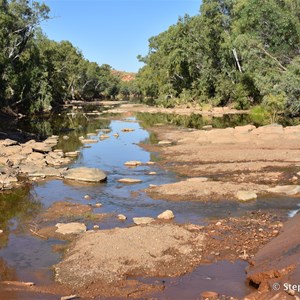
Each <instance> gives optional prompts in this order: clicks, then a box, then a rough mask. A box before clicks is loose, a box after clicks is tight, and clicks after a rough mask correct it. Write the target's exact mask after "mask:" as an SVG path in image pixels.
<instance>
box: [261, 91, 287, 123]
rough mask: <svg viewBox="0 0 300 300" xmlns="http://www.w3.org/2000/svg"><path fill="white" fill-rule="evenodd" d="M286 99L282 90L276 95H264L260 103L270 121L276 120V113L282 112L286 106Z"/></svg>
mask: <svg viewBox="0 0 300 300" xmlns="http://www.w3.org/2000/svg"><path fill="white" fill-rule="evenodd" d="M286 101H287V100H286V95H285V94H284V93H283V92H281V93H280V94H277V95H274V94H269V95H266V96H264V98H263V102H262V105H263V106H264V107H265V109H266V111H267V112H269V114H270V118H271V123H275V122H276V121H277V117H278V114H279V113H280V112H282V111H283V110H284V108H285V106H286Z"/></svg>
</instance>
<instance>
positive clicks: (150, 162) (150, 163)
mask: <svg viewBox="0 0 300 300" xmlns="http://www.w3.org/2000/svg"><path fill="white" fill-rule="evenodd" d="M146 165H149V166H151V165H155V162H154V161H147V162H146Z"/></svg>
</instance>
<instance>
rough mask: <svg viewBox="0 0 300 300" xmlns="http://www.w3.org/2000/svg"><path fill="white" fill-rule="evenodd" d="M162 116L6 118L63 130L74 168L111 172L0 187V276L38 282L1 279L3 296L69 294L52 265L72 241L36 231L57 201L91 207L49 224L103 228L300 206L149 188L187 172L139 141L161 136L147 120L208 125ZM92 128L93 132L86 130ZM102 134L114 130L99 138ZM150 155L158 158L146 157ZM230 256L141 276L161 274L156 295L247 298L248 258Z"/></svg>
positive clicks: (210, 219)
mask: <svg viewBox="0 0 300 300" xmlns="http://www.w3.org/2000/svg"><path fill="white" fill-rule="evenodd" d="M156 118H157V119H156V120H155V121H153V120H152V121H151V116H149V115H138V116H137V117H136V116H135V115H127V116H124V115H106V114H102V109H99V108H98V107H93V108H86V109H85V111H83V112H78V111H77V110H76V111H64V112H61V113H57V115H55V116H52V117H50V118H47V119H36V120H31V121H30V122H26V121H22V122H21V123H19V124H12V125H11V126H9V127H8V126H7V124H5V125H3V124H2V125H0V127H1V131H2V132H5V131H8V133H9V134H10V135H11V136H14V132H15V130H16V128H18V129H19V132H20V130H22V132H23V133H30V134H31V133H33V134H35V135H36V137H38V138H43V137H46V136H50V135H52V134H57V135H59V137H60V138H59V143H58V145H57V148H59V149H62V150H63V151H64V152H69V151H76V150H79V151H80V154H79V156H78V157H77V158H75V159H74V160H73V162H72V164H71V165H70V167H71V168H73V167H79V166H85V167H94V168H100V169H102V170H104V171H105V172H106V173H107V174H108V180H107V182H106V183H102V184H98V185H78V184H73V183H70V182H66V181H62V180H57V179H54V180H39V181H36V182H32V183H30V184H27V185H26V187H23V188H21V189H16V190H12V191H6V192H3V193H1V194H0V229H1V230H3V233H2V234H1V235H0V280H1V281H2V282H3V281H20V282H34V283H35V284H36V285H35V287H33V288H24V287H20V286H11V285H6V284H1V285H0V299H58V298H59V296H63V295H65V294H68V290H66V289H64V288H62V287H60V286H58V285H56V284H54V275H53V269H52V266H53V265H55V264H57V263H58V262H59V261H60V260H61V258H62V255H63V249H64V246H65V245H67V243H68V241H65V240H61V239H57V238H56V237H55V236H54V237H51V238H47V239H46V238H43V235H38V234H36V233H37V232H38V231H37V229H40V228H39V226H41V223H39V219H40V218H41V216H43V214H44V213H45V211H46V210H47V209H48V208H49V207H51V206H53V204H54V203H57V202H63V203H74V204H78V205H84V206H85V207H89V208H91V209H90V210H88V213H85V214H77V215H76V214H75V215H72V216H70V215H69V216H64V215H63V214H62V215H61V216H60V217H59V218H49V219H48V220H47V221H46V222H44V223H42V225H43V226H50V227H51V226H55V224H56V223H57V222H68V221H76V222H84V223H85V224H86V226H87V229H88V230H93V229H94V226H95V225H96V226H99V227H100V230H101V229H111V228H115V227H129V226H132V225H133V222H132V218H133V217H137V216H149V217H156V216H157V215H158V214H160V213H161V212H163V211H164V210H166V209H170V210H172V211H173V212H174V214H175V216H176V218H175V220H176V223H179V224H185V223H192V224H197V225H199V226H203V225H207V224H215V223H216V222H218V221H219V220H220V219H223V218H227V217H228V216H230V217H233V218H240V217H244V216H247V214H249V213H251V212H257V211H260V212H261V214H270V213H271V214H272V213H274V214H275V213H276V215H278V216H279V217H278V222H279V221H284V220H286V219H287V218H288V215H289V214H290V213H292V212H293V211H296V210H297V209H298V208H299V206H298V205H299V199H298V198H293V197H279V196H278V197H272V199H271V198H270V197H264V198H261V199H259V200H257V201H254V202H250V203H240V202H236V201H229V200H226V201H217V202H216V201H214V202H198V201H186V202H180V201H176V202H173V201H165V200H164V199H156V200H153V199H152V198H150V197H149V196H147V194H146V193H144V192H143V190H144V189H146V188H148V187H149V185H150V184H152V185H160V184H167V183H173V182H177V181H179V180H182V179H183V178H184V177H183V176H179V175H177V174H176V173H173V172H171V171H167V170H166V169H164V168H161V167H160V156H159V153H157V152H149V151H146V150H144V149H143V148H141V147H140V146H139V144H140V143H144V144H152V143H153V144H155V143H157V139H156V136H155V135H154V134H153V133H151V132H148V131H147V129H146V128H147V126H152V125H153V122H154V123H161V124H160V126H162V128H163V126H164V123H167V124H170V123H173V124H175V125H184V126H187V127H196V128H201V126H204V125H205V122H204V123H203V120H202V119H199V120H196V117H193V119H189V120H186V118H185V119H181V120H182V121H180V119H179V118H178V117H176V121H174V122H171V121H170V119H168V118H167V119H166V117H165V116H164V117H162V116H156ZM169 118H170V117H169ZM149 120H150V121H149ZM165 120H166V121H165ZM147 122H148V123H147ZM149 122H150V125H149ZM151 122H152V123H151ZM214 122H215V123H214V126H215V127H227V126H234V125H244V124H246V123H248V122H249V120H248V119H247V118H246V119H245V118H243V117H241V116H238V117H232V120H230V119H228V118H227V117H226V118H223V119H222V118H218V119H217V120H215V121H214ZM195 124H196V125H195ZM199 124H200V125H199ZM124 128H130V129H131V130H132V131H129V132H123V131H122V130H123V129H124ZM89 133H91V135H88V134H89ZM104 134H105V135H107V136H108V138H103V139H102V138H100V136H101V135H104ZM87 135H88V137H89V138H91V139H94V140H95V141H97V142H95V143H92V144H88V145H82V143H81V142H80V139H79V137H80V136H84V137H87ZM130 160H137V161H141V162H142V165H140V166H138V167H135V168H128V167H126V166H124V163H125V162H126V161H130ZM148 161H152V162H155V164H153V165H147V164H146V163H147V162H148ZM150 172H152V173H150ZM150 174H153V175H150ZM126 177H130V178H137V179H140V180H141V182H140V183H138V184H133V185H125V184H122V183H119V182H118V179H121V178H126ZM87 195H88V197H86V196H87ZM100 204H101V206H100ZM93 214H102V215H103V216H105V217H103V218H94V216H93ZM118 214H124V215H126V216H127V220H125V221H120V220H118V218H117V215H118ZM56 217H57V216H56ZM264 217H266V216H264ZM211 230H215V229H214V228H211ZM212 252H213V251H210V253H208V254H207V255H208V256H211V255H212V256H215V255H216V253H212ZM216 256H217V255H216ZM224 257H225V258H226V259H224V260H222V259H218V258H214V259H210V260H208V261H207V263H206V264H204V265H201V266H199V267H197V268H196V269H194V271H193V272H191V273H188V274H186V275H184V276H181V277H178V278H139V280H140V281H141V282H144V283H155V282H156V283H157V282H158V283H159V285H161V286H163V290H162V291H160V292H158V293H155V295H153V297H154V298H155V299H174V300H176V299H197V298H198V297H199V294H200V293H201V292H203V291H206V290H214V291H216V292H218V293H219V294H221V295H227V296H232V297H236V298H237V299H241V298H242V297H244V296H246V295H247V294H249V293H251V292H252V291H254V288H253V287H251V286H250V285H249V283H248V282H247V281H246V274H245V268H246V266H247V262H245V261H243V260H242V259H230V257H226V256H224ZM97 299H101V297H98V298H97ZM102 299H106V298H102Z"/></svg>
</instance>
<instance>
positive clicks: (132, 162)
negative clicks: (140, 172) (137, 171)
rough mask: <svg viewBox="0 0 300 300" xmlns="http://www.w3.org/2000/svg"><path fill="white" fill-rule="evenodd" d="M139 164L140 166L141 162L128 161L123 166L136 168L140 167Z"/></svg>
mask: <svg viewBox="0 0 300 300" xmlns="http://www.w3.org/2000/svg"><path fill="white" fill-rule="evenodd" d="M141 164H142V162H140V161H138V160H130V161H126V162H125V163H124V165H125V166H127V167H136V166H140V165H141Z"/></svg>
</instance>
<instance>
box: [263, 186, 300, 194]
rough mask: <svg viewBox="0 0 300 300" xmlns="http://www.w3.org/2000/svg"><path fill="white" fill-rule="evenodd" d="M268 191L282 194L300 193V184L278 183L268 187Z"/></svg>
mask: <svg viewBox="0 0 300 300" xmlns="http://www.w3.org/2000/svg"><path fill="white" fill-rule="evenodd" d="M268 192H270V193H276V194H284V195H296V194H299V193H300V185H279V186H276V187H274V188H269V189H268Z"/></svg>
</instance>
